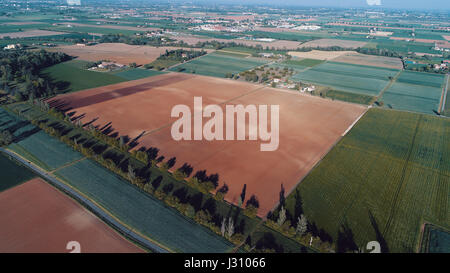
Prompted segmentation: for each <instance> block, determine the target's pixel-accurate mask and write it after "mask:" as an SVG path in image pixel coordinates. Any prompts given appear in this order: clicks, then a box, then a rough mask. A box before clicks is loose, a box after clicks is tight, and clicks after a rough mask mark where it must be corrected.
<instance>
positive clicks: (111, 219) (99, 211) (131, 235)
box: [0, 148, 172, 253]
mask: <svg viewBox="0 0 450 273" xmlns="http://www.w3.org/2000/svg"><path fill="white" fill-rule="evenodd" d="M0 151H2V152H5V153H6V154H8V155H10V156H13V157H14V158H16V159H17V160H18V161H19V162H21V163H22V164H24V165H25V166H27V167H28V168H30V169H31V170H33V171H34V172H37V173H38V174H39V175H40V176H42V177H43V178H44V179H46V180H47V182H48V183H50V184H52V185H53V186H54V187H56V188H57V189H59V190H61V191H63V192H64V193H65V194H66V195H68V196H69V197H71V198H72V199H74V200H76V201H77V202H78V203H79V204H81V205H82V206H83V207H84V208H86V209H88V210H89V211H91V212H92V213H94V214H95V215H96V216H97V218H99V219H100V220H102V222H104V223H105V224H107V225H108V226H110V227H112V228H114V230H115V231H116V232H118V233H120V234H121V235H122V236H123V237H125V238H126V239H128V240H129V241H131V242H134V243H138V244H140V245H142V246H144V247H146V248H148V249H150V250H153V251H156V252H161V253H166V252H172V251H171V250H170V249H168V248H167V247H163V246H162V245H160V244H159V243H157V242H156V241H153V240H151V239H150V238H148V237H147V236H145V235H143V234H140V232H138V231H135V230H134V229H133V228H131V227H129V226H128V225H126V224H124V223H122V222H121V221H120V220H119V219H117V218H116V217H115V216H113V215H112V214H111V213H109V212H108V211H107V210H106V209H104V208H103V207H102V206H100V205H99V204H97V203H96V202H95V201H93V200H91V199H90V198H88V197H87V196H85V195H84V194H83V193H82V192H80V191H79V190H77V189H75V188H73V187H71V186H70V185H67V184H66V183H65V182H64V181H63V180H62V179H61V178H59V177H58V176H56V175H53V174H50V173H48V172H45V171H43V169H41V168H40V167H39V166H37V165H35V164H34V163H32V162H29V161H28V160H27V159H25V158H22V157H21V156H20V155H17V154H15V153H14V152H13V151H10V150H8V149H3V148H0Z"/></svg>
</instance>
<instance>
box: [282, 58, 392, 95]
mask: <svg viewBox="0 0 450 273" xmlns="http://www.w3.org/2000/svg"><path fill="white" fill-rule="evenodd" d="M397 72H398V70H395V69H389V68H380V67H370V66H361V65H353V64H345V63H335V62H327V63H323V64H320V65H317V66H315V67H313V68H311V69H309V70H306V71H304V72H301V73H298V74H295V75H294V76H292V77H291V79H293V80H296V81H305V82H310V83H316V84H320V85H324V86H329V87H332V88H336V89H338V90H342V91H348V92H353V93H358V94H364V95H371V96H376V95H378V94H379V93H380V91H381V90H382V89H383V88H385V87H386V86H387V84H388V83H389V81H390V79H389V77H393V76H394V75H395V74H396V73H397Z"/></svg>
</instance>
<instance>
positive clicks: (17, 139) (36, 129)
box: [13, 127, 41, 143]
mask: <svg viewBox="0 0 450 273" xmlns="http://www.w3.org/2000/svg"><path fill="white" fill-rule="evenodd" d="M40 131H41V129H40V128H39V127H34V128H33V129H31V130H28V131H25V132H22V133H20V134H19V135H18V136H16V137H14V138H13V142H15V143H17V142H20V141H22V140H24V139H26V138H28V137H30V136H32V135H34V134H36V133H38V132H40Z"/></svg>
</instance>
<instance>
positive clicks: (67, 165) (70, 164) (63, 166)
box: [48, 156, 87, 174]
mask: <svg viewBox="0 0 450 273" xmlns="http://www.w3.org/2000/svg"><path fill="white" fill-rule="evenodd" d="M85 159H87V157H86V156H84V157H82V158H80V159H77V160H75V161H72V162H69V163H67V164H65V165H62V166H60V167H58V168H56V169H54V170H52V171H50V172H48V173H49V174H53V173H55V172H57V171H59V170H61V169H64V168H66V167H69V166H72V165H73V164H76V163H78V162H80V161H83V160H85Z"/></svg>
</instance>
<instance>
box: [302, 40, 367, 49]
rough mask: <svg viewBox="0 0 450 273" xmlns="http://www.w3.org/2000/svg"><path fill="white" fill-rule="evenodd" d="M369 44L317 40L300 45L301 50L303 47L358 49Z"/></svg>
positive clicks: (350, 41)
mask: <svg viewBox="0 0 450 273" xmlns="http://www.w3.org/2000/svg"><path fill="white" fill-rule="evenodd" d="M366 44H367V42H359V41H352V40H339V39H317V40H313V41H309V42H306V43H303V44H301V45H300V48H303V47H330V46H339V47H342V48H358V47H364V46H365V45H366Z"/></svg>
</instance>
